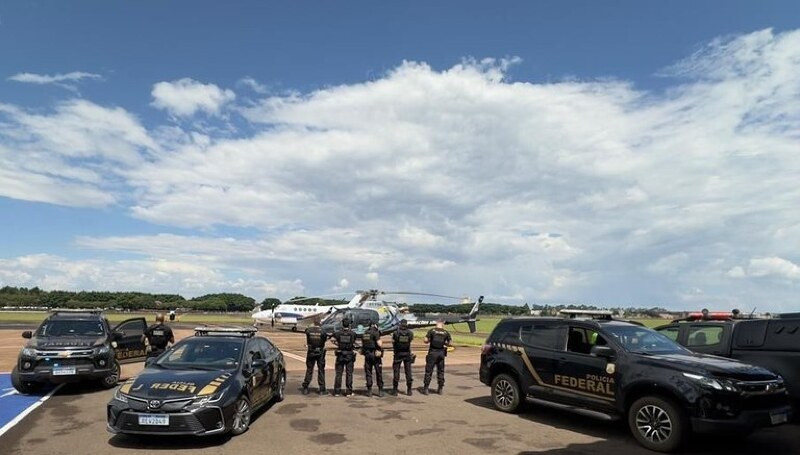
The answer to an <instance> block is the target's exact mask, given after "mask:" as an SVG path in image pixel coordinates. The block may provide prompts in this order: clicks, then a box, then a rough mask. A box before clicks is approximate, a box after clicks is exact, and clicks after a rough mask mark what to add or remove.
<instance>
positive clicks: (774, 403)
mask: <svg viewBox="0 0 800 455" xmlns="http://www.w3.org/2000/svg"><path fill="white" fill-rule="evenodd" d="M788 404H789V398H788V397H787V396H786V394H785V393H777V394H772V395H759V396H757V397H750V398H745V399H743V400H742V401H741V402H740V407H741V410H742V411H757V410H764V409H774V408H779V407H781V406H786V405H788Z"/></svg>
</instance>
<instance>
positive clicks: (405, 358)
mask: <svg viewBox="0 0 800 455" xmlns="http://www.w3.org/2000/svg"><path fill="white" fill-rule="evenodd" d="M412 340H414V332H413V331H411V329H409V328H408V321H406V320H405V319H402V320H401V321H400V327H399V328H398V329H397V330H395V331H394V333H393V334H392V347H393V348H394V359H393V360H392V395H394V396H397V386H398V385H399V384H400V365H401V364H402V365H403V367H404V369H405V374H406V387H407V388H408V396H411V394H412V391H411V386H412V384H413V383H414V378H413V377H412V376H411V364H412V363H414V360H413V358H414V354H412V353H411V341H412Z"/></svg>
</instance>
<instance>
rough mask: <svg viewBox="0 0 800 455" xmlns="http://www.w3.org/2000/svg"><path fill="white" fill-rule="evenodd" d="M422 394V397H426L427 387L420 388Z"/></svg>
mask: <svg viewBox="0 0 800 455" xmlns="http://www.w3.org/2000/svg"><path fill="white" fill-rule="evenodd" d="M422 394H423V395H428V387H423V388H422Z"/></svg>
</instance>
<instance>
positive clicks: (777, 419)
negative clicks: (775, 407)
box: [769, 412, 789, 425]
mask: <svg viewBox="0 0 800 455" xmlns="http://www.w3.org/2000/svg"><path fill="white" fill-rule="evenodd" d="M769 418H770V420H772V424H773V425H778V424H780V423H786V422H788V421H789V415H788V414H787V413H785V412H781V413H779V414H770V415H769Z"/></svg>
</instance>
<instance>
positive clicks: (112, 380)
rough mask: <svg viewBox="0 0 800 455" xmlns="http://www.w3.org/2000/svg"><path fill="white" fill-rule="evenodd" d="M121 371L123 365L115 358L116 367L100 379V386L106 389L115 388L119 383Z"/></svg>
mask: <svg viewBox="0 0 800 455" xmlns="http://www.w3.org/2000/svg"><path fill="white" fill-rule="evenodd" d="M121 373H122V367H120V365H119V362H117V361H116V360H115V361H114V369H113V370H111V372H110V373H108V374H107V375H106V376H105V377H104V378H103V379H101V380H100V386H101V387H103V388H104V389H113V388H114V387H116V386H117V384H119V376H120V374H121Z"/></svg>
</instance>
